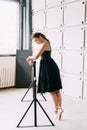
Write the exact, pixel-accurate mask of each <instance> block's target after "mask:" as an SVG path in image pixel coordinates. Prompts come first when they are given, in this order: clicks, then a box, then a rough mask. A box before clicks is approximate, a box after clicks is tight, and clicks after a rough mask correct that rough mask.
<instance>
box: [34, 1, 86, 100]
mask: <svg viewBox="0 0 87 130" xmlns="http://www.w3.org/2000/svg"><path fill="white" fill-rule="evenodd" d="M37 1H38V2H37ZM32 9H33V10H32V12H33V21H32V22H33V28H32V30H33V32H36V31H40V32H42V33H44V34H45V35H46V36H47V38H48V39H49V40H50V42H51V46H52V57H53V58H54V60H55V61H56V63H57V64H58V66H59V69H60V72H61V79H62V84H63V92H64V94H67V95H70V96H74V97H78V98H83V99H87V0H32ZM32 46H33V51H34V52H35V51H38V47H37V45H35V44H33V45H32ZM38 61H39V60H38ZM37 66H38V69H39V62H38V63H37ZM37 75H38V73H37Z"/></svg>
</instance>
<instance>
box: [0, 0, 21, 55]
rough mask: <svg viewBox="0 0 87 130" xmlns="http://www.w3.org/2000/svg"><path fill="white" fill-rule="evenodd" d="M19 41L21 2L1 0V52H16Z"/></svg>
mask: <svg viewBox="0 0 87 130" xmlns="http://www.w3.org/2000/svg"><path fill="white" fill-rule="evenodd" d="M18 43H19V3H18V2H11V1H0V54H16V49H17V48H18Z"/></svg>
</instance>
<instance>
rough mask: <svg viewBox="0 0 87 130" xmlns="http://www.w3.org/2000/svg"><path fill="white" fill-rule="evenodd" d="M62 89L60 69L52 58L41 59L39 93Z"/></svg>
mask: <svg viewBox="0 0 87 130" xmlns="http://www.w3.org/2000/svg"><path fill="white" fill-rule="evenodd" d="M60 89H62V83H61V77H60V71H59V68H58V66H57V64H56V63H55V61H54V60H53V59H52V58H49V59H41V61H40V68H39V78H38V89H37V92H38V93H45V92H53V91H55V90H60Z"/></svg>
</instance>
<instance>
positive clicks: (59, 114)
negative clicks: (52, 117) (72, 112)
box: [58, 107, 64, 120]
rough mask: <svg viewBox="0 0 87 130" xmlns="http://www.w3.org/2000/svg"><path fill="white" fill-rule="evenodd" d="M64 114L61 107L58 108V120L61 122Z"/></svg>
mask: <svg viewBox="0 0 87 130" xmlns="http://www.w3.org/2000/svg"><path fill="white" fill-rule="evenodd" d="M63 112H64V110H63V109H62V108H61V107H59V108H58V119H59V120H61V117H62V113H63Z"/></svg>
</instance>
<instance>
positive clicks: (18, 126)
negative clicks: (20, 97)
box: [17, 100, 34, 127]
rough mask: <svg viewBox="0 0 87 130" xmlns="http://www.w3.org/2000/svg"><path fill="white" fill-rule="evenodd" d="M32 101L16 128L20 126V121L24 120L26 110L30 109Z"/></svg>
mask: <svg viewBox="0 0 87 130" xmlns="http://www.w3.org/2000/svg"><path fill="white" fill-rule="evenodd" d="M33 102H34V100H33V101H32V102H31V104H30V105H29V107H28V108H27V110H26V112H25V113H24V115H23V116H22V118H21V120H20V121H19V123H18V125H17V127H19V125H20V124H21V122H22V120H23V119H24V117H25V115H26V114H27V112H28V110H29V109H30V107H31V105H32V104H33Z"/></svg>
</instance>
